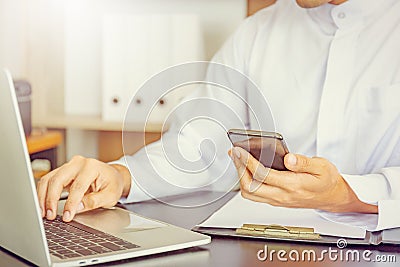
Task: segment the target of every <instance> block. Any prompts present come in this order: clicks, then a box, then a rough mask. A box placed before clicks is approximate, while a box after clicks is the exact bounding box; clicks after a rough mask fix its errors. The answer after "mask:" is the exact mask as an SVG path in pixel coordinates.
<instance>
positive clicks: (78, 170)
mask: <svg viewBox="0 0 400 267" xmlns="http://www.w3.org/2000/svg"><path fill="white" fill-rule="evenodd" d="M130 185H131V175H130V173H129V171H128V169H127V168H126V167H124V166H122V165H110V164H107V163H104V162H101V161H98V160H95V159H90V158H84V157H81V156H75V157H73V158H72V160H71V161H69V162H68V163H66V164H64V165H63V166H61V167H59V168H57V169H55V170H54V171H52V172H50V173H48V174H46V175H45V176H43V177H42V178H41V179H40V181H39V183H38V186H37V192H38V197H39V205H40V208H41V211H42V217H46V218H47V219H49V220H53V219H55V218H56V215H57V206H58V201H59V199H60V196H61V192H62V191H63V189H64V188H66V189H67V190H69V196H68V199H67V201H66V203H65V207H64V211H63V220H64V221H66V222H69V221H71V220H72V219H73V218H74V216H75V214H76V213H79V212H83V211H87V210H92V209H96V208H110V207H112V206H114V205H115V204H116V203H117V202H118V200H119V199H120V198H121V197H126V196H128V194H129V190H130Z"/></svg>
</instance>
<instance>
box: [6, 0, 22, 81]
mask: <svg viewBox="0 0 400 267" xmlns="http://www.w3.org/2000/svg"><path fill="white" fill-rule="evenodd" d="M27 2H28V0H14V1H9V0H0V68H4V67H7V68H8V69H9V70H10V71H11V72H12V73H13V74H14V76H15V77H17V78H25V77H26V76H27V61H26V59H27V47H28V43H27V29H26V28H27V23H26V22H27V13H28V12H27Z"/></svg>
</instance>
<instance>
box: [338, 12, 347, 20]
mask: <svg viewBox="0 0 400 267" xmlns="http://www.w3.org/2000/svg"><path fill="white" fill-rule="evenodd" d="M337 16H338V18H339V19H344V18H345V17H346V14H345V13H344V12H340V13H339V14H338V15H337Z"/></svg>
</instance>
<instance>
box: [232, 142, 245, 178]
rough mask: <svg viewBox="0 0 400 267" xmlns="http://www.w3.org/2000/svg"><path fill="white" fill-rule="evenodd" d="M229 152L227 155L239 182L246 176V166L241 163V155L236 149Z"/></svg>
mask: <svg viewBox="0 0 400 267" xmlns="http://www.w3.org/2000/svg"><path fill="white" fill-rule="evenodd" d="M230 151H231V152H230V153H229V152H228V153H229V155H230V156H231V158H232V160H233V163H234V164H235V167H236V170H237V173H238V178H239V179H240V180H241V179H242V178H243V177H244V176H246V174H247V172H248V171H247V168H246V166H245V165H244V164H243V163H242V162H241V160H240V157H241V154H240V152H239V151H238V150H237V149H236V148H232V149H231V150H230Z"/></svg>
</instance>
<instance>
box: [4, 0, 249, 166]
mask: <svg viewBox="0 0 400 267" xmlns="http://www.w3.org/2000/svg"><path fill="white" fill-rule="evenodd" d="M71 1H74V2H75V3H76V4H79V3H80V2H81V3H82V6H83V7H85V8H86V10H87V12H88V14H89V13H90V14H93V13H95V12H104V10H110V11H113V12H122V13H125V14H130V13H134V12H147V13H149V12H155V13H166V14H169V13H191V12H193V13H196V14H199V15H200V17H201V19H202V23H203V26H204V39H205V55H206V59H210V58H211V57H212V55H213V54H214V53H215V52H216V51H217V49H218V48H219V47H220V46H221V45H222V44H223V42H224V40H225V39H226V38H227V37H228V36H229V35H230V34H231V33H232V32H233V31H234V29H235V28H236V27H237V26H238V25H239V24H240V22H241V21H242V20H243V19H244V18H245V16H246V10H247V9H246V7H247V5H246V0H201V1H198V0H80V1H76V0H71ZM68 3H71V2H70V1H68V0H0V67H4V66H6V67H8V68H10V69H11V71H12V74H13V76H14V77H16V78H26V79H28V80H29V81H30V82H31V84H32V88H33V94H32V109H33V110H32V117H33V120H34V121H35V120H36V119H37V118H40V119H42V118H45V117H46V116H49V115H51V116H57V115H64V113H65V105H64V95H65V87H64V84H65V79H64V78H65V26H66V25H65V24H66V23H65V21H66V20H65V10H66V5H67V4H68ZM138 7H139V8H138ZM99 90H100V88H99ZM99 94H100V91H99ZM95 97H98V96H95ZM66 132H67V135H68V134H69V136H67V141H68V143H69V145H68V147H67V159H68V158H69V157H70V156H72V155H74V154H83V155H86V156H96V155H97V141H96V140H97V134H96V133H95V132H85V131H83V132H80V131H79V130H67V131H66ZM82 144H85V147H82Z"/></svg>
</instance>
